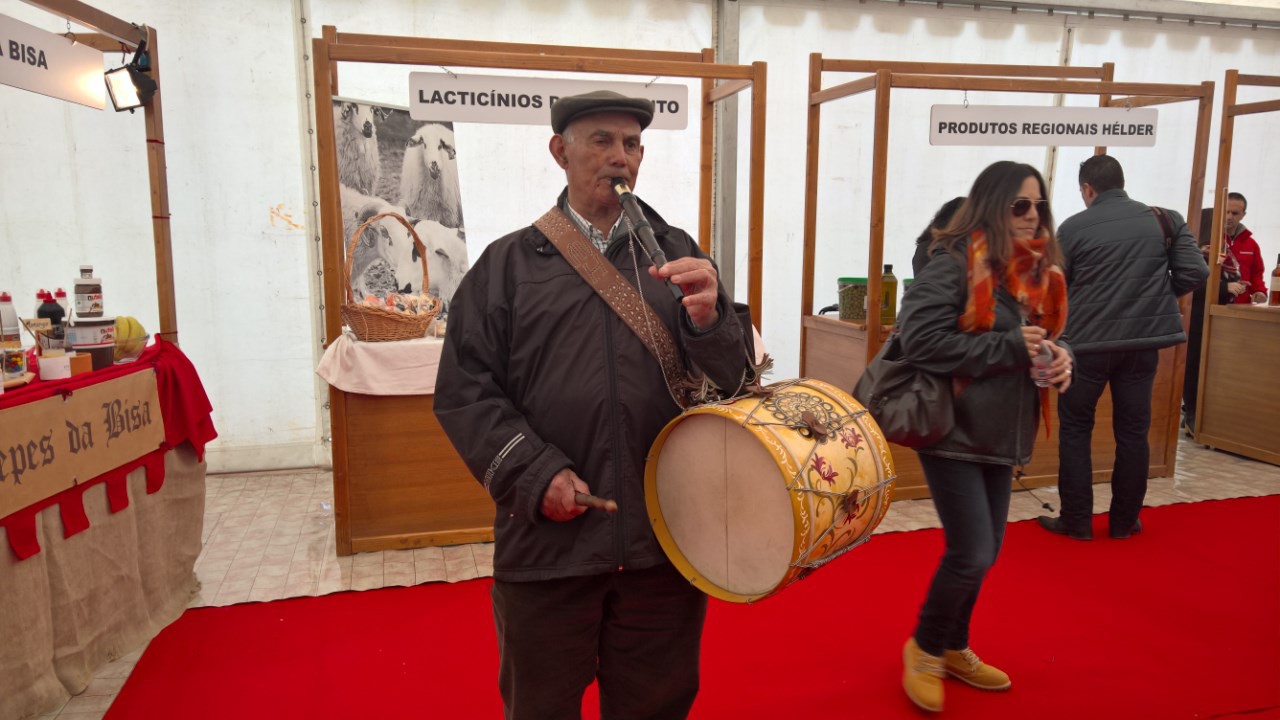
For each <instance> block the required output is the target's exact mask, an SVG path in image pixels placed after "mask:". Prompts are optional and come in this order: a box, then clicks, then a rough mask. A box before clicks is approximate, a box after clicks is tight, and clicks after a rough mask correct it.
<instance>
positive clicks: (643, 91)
mask: <svg viewBox="0 0 1280 720" xmlns="http://www.w3.org/2000/svg"><path fill="white" fill-rule="evenodd" d="M593 90H613V91H614V92H617V93H621V94H623V95H626V96H627V97H643V98H648V99H650V100H652V101H653V104H654V113H653V123H652V124H651V125H649V128H651V129H659V130H683V129H685V128H686V127H688V126H689V88H688V86H686V85H679V84H670V83H667V84H657V83H655V84H646V83H639V82H605V81H599V80H567V79H561V78H534V77H512V76H507V75H457V74H453V73H435V72H412V73H409V117H411V118H413V119H414V120H435V121H438V122H482V123H506V124H510V125H545V126H548V127H550V125H551V105H552V104H553V103H554V102H555V101H556V100H558V99H560V98H562V97H568V96H570V95H578V94H581V93H586V92H591V91H593Z"/></svg>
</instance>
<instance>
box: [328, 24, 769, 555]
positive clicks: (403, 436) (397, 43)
mask: <svg viewBox="0 0 1280 720" xmlns="http://www.w3.org/2000/svg"><path fill="white" fill-rule="evenodd" d="M312 48H313V55H312V58H313V61H314V71H315V102H316V117H317V123H316V125H317V130H316V146H317V151H318V153H319V158H320V165H319V178H320V225H321V232H322V237H323V259H322V262H323V268H324V323H325V337H326V338H327V339H328V340H329V341H330V342H331V341H332V339H333V338H336V337H338V336H339V334H340V332H341V329H342V322H341V318H340V317H339V307H340V306H341V304H342V301H343V290H342V285H341V283H342V282H349V280H347V279H345V278H344V277H343V267H344V263H343V253H344V250H345V244H346V243H345V241H346V238H343V237H342V217H341V212H342V208H341V201H340V199H339V188H338V161H337V154H336V151H335V137H334V128H333V123H332V121H331V120H330V119H329V116H330V111H329V108H330V106H331V105H332V102H333V98H334V96H335V95H337V94H338V69H337V63H339V62H360V63H382V64H392V65H418V66H422V65H426V66H454V67H472V68H502V69H512V70H516V69H518V70H541V71H550V72H557V73H562V72H577V73H608V74H614V75H638V76H643V77H646V78H650V77H654V76H671V77H681V78H700V79H701V80H702V97H701V101H702V102H701V106H702V124H701V140H702V147H701V154H700V177H701V183H700V185H699V193H698V195H699V206H700V207H699V222H698V234H697V237H698V244H699V245H700V246H701V247H702V249H703V251H704V252H706V253H707V254H711V253H712V242H711V237H712V226H711V216H712V207H711V205H712V195H713V191H714V187H713V175H712V150H713V143H714V133H715V122H714V121H715V114H714V107H715V104H716V103H717V102H719V101H721V100H724V99H726V98H729V97H732V96H734V95H736V94H737V93H739V92H741V91H742V90H745V89H747V88H751V90H752V98H751V99H752V103H751V140H750V153H751V170H750V175H749V201H748V202H749V206H748V227H747V242H748V252H747V262H748V268H747V280H748V302H749V303H750V306H751V315H752V319H753V321H754V322H755V324H756V327H757V328H758V327H759V326H760V317H761V310H760V306H761V285H762V282H761V280H762V276H763V266H762V260H763V232H764V231H763V227H764V129H765V98H766V85H765V79H766V77H765V76H766V65H765V63H763V62H756V63H752V64H751V65H729V64H719V63H716V62H715V53H714V51H713V50H709V49H706V50H703V51H702V52H700V53H699V52H671V51H647V50H626V49H620V48H592V47H578V46H565V45H535V44H523V43H502V42H480V41H469V40H446V39H438V38H415V37H397V36H384V35H365V34H354V33H339V32H338V31H337V29H336V28H334V27H333V26H325V27H324V28H323V31H322V37H320V38H315V39H313V40H312ZM548 122H549V121H548ZM329 408H330V410H329V412H330V419H331V425H332V433H333V482H334V516H335V524H336V536H337V546H338V554H339V555H350V554H351V553H353V552H363V551H372V550H383V549H403V548H409V547H423V546H429V545H450V544H456V543H465V542H477V541H484V540H491V539H492V538H493V527H492V523H493V504H492V501H491V500H490V499H489V497H488V495H487V494H486V493H485V492H484V490H483V489H482V488H481V487H480V484H479V483H478V482H476V480H475V479H474V478H472V477H471V474H470V473H469V472H468V471H467V469H466V466H465V465H464V464H463V462H462V460H461V458H460V457H458V455H457V453H456V452H455V451H454V449H453V446H452V445H451V444H450V442H449V440H448V438H447V437H446V436H445V435H444V432H443V430H441V428H440V426H439V424H438V423H437V422H436V419H435V414H434V413H433V412H432V396H429V395H426V396H371V395H360V394H355V393H346V392H343V391H342V390H339V389H337V388H334V387H330V399H329ZM390 444H394V445H396V446H397V447H404V448H406V449H408V450H409V451H410V452H409V458H408V460H407V461H406V462H404V463H401V464H400V465H399V466H396V467H392V466H391V465H393V464H395V461H392V460H390V459H389V456H388V454H387V453H385V452H381V451H379V449H378V448H385V447H387V446H388V445H390Z"/></svg>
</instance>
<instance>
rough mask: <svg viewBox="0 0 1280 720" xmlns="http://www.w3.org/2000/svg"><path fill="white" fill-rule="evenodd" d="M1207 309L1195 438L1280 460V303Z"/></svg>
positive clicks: (1256, 456)
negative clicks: (1208, 321) (1279, 364)
mask: <svg viewBox="0 0 1280 720" xmlns="http://www.w3.org/2000/svg"><path fill="white" fill-rule="evenodd" d="M1208 311H1209V314H1210V316H1211V318H1212V322H1211V324H1210V325H1209V334H1208V335H1207V336H1206V337H1205V340H1206V342H1205V348H1206V353H1205V359H1204V361H1203V365H1204V367H1203V369H1202V371H1203V373H1204V384H1203V386H1202V388H1201V390H1200V408H1199V417H1198V418H1197V421H1198V422H1199V427H1198V429H1197V433H1196V441H1197V442H1200V443H1203V444H1205V445H1208V446H1210V447H1214V448H1218V449H1221V450H1226V451H1228V452H1233V453H1237V454H1240V455H1244V456H1245V457H1250V458H1253V459H1254V460H1261V461H1263V462H1268V463H1271V464H1272V465H1280V432H1276V428H1277V427H1280V370H1277V369H1276V368H1277V365H1276V360H1275V359H1276V358H1280V307H1272V308H1269V307H1266V306H1265V305H1212V306H1209V308H1208Z"/></svg>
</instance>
